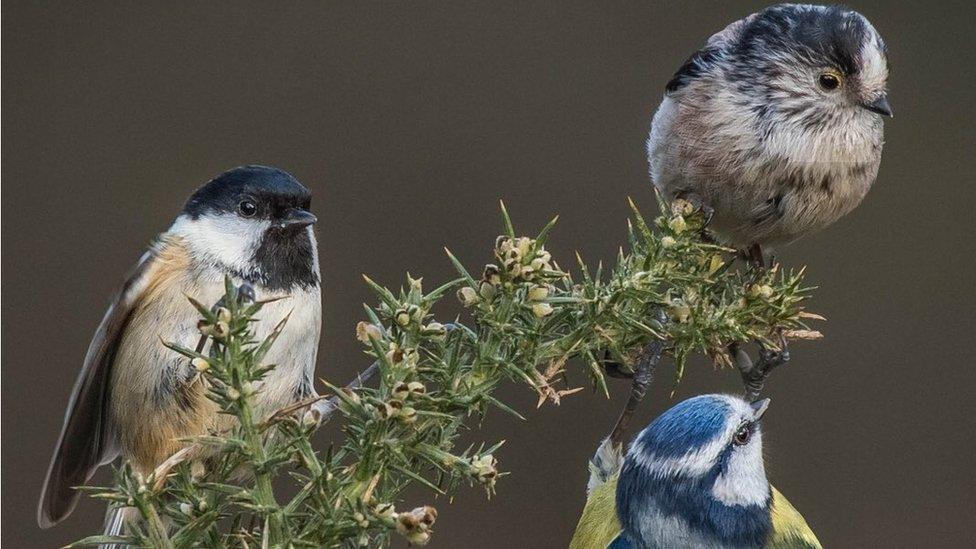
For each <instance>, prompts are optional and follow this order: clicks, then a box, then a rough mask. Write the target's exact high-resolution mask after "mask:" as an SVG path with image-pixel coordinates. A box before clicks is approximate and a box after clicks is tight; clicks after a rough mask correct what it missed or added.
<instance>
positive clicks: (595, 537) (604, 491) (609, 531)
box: [569, 475, 620, 549]
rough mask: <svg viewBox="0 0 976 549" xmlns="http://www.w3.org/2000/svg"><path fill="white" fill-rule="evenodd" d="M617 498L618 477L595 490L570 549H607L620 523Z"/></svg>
mask: <svg viewBox="0 0 976 549" xmlns="http://www.w3.org/2000/svg"><path fill="white" fill-rule="evenodd" d="M616 496H617V475H613V476H612V477H610V478H609V479H607V481H606V482H604V483H603V484H601V485H599V486H596V487H594V488H593V490H592V491H591V492H590V494H589V497H587V498H586V506H585V507H584V508H583V515H582V516H581V517H580V520H579V524H577V525H576V532H575V533H574V534H573V539H572V541H571V542H570V543H569V547H570V549H606V547H607V545H609V544H610V542H611V541H613V539H614V538H615V537H617V534H619V533H620V522H619V521H618V520H617V503H616Z"/></svg>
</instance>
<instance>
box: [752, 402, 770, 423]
mask: <svg viewBox="0 0 976 549" xmlns="http://www.w3.org/2000/svg"><path fill="white" fill-rule="evenodd" d="M750 406H752V414H753V415H752V420H753V421H759V420H760V419H762V417H763V414H765V413H766V408H769V399H768V398H764V399H762V400H757V401H755V402H753V403H752V404H751V405H750Z"/></svg>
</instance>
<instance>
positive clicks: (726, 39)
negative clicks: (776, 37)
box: [664, 14, 756, 94]
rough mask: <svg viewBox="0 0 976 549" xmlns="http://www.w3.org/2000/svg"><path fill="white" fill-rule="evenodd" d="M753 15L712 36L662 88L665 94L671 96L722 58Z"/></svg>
mask: <svg viewBox="0 0 976 549" xmlns="http://www.w3.org/2000/svg"><path fill="white" fill-rule="evenodd" d="M755 16H756V15H755V14H753V15H750V16H748V17H745V18H743V19H739V20H738V21H736V22H734V23H730V24H729V26H727V27H725V28H724V29H722V30H720V31H718V32H716V33H715V34H713V35H712V36H711V37H710V38H709V39H708V41H707V42H705V46H704V47H702V49H700V50H698V51H696V52H695V53H693V54H692V55H691V57H689V58H688V60H687V61H685V62H684V64H683V65H681V67H679V68H678V71H677V72H675V73H674V76H672V77H671V80H669V81H668V83H667V85H666V86H665V87H664V90H665V93H667V94H672V93H674V92H677V91H679V90H681V89H682V88H684V87H685V86H687V85H688V83H690V82H691V81H693V80H695V79H696V78H698V77H699V76H700V75H701V74H702V73H704V72H706V71H707V70H708V69H709V68H710V67H711V65H712V64H713V63H715V61H716V60H717V59H718V58H719V57H721V56H722V54H723V53H724V52H725V50H726V48H728V46H729V45H730V44H731V43H733V42H734V41H735V40H736V39H737V38H738V37H739V35H740V33H741V32H742V29H743V28H744V27H745V26H746V24H748V23H749V22H750V21H752V19H753V18H755Z"/></svg>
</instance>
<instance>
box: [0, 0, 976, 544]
mask: <svg viewBox="0 0 976 549" xmlns="http://www.w3.org/2000/svg"><path fill="white" fill-rule="evenodd" d="M6 4H7V5H6V9H5V10H4V11H6V13H7V18H6V19H4V21H3V47H4V48H5V49H6V51H7V56H6V57H5V58H3V59H4V60H3V77H4V80H6V82H7V85H6V86H5V87H4V88H3V92H2V93H3V105H4V106H6V107H7V108H6V111H7V117H6V119H5V120H6V122H4V124H3V138H4V140H3V151H2V152H3V168H2V169H3V173H2V175H3V181H4V182H5V185H4V186H3V191H2V193H3V195H2V204H3V217H2V229H3V258H2V268H3V283H2V284H3V286H2V292H3V300H2V307H3V311H2V312H3V322H2V337H3V344H4V346H3V384H2V385H3V389H2V393H3V394H2V397H3V398H2V418H3V420H2V421H3V445H2V468H3V470H2V478H3V489H2V511H3V542H5V543H10V544H12V545H9V546H10V547H15V546H17V547H54V546H58V545H63V544H64V543H66V542H68V541H71V540H74V539H77V538H78V537H80V536H82V535H85V534H90V533H94V532H95V531H96V530H98V529H99V528H100V524H101V522H100V521H101V517H102V510H103V509H102V506H101V505H100V504H98V503H96V502H92V501H84V502H83V503H82V504H81V506H80V507H79V509H78V510H77V511H76V512H75V513H74V514H73V515H72V516H71V517H70V519H69V520H67V521H66V522H65V523H63V524H61V525H59V526H57V527H55V528H54V529H52V530H48V531H40V530H38V529H37V527H36V526H35V521H34V509H35V505H36V498H37V496H38V493H39V490H40V484H41V481H42V478H43V475H44V472H45V469H46V467H47V464H48V459H49V457H50V451H51V449H52V447H53V445H54V442H55V439H56V437H57V434H58V431H59V429H60V427H61V421H62V414H63V410H64V406H65V403H66V400H67V397H68V394H69V392H70V390H71V386H72V384H73V382H74V379H75V376H76V374H77V373H78V370H79V368H80V366H81V361H82V358H83V356H84V354H85V349H86V347H87V345H88V341H89V338H90V336H91V335H92V332H93V331H94V329H95V327H96V325H97V324H98V322H99V320H100V318H101V316H102V314H103V312H104V310H105V307H106V304H107V302H108V299H109V297H110V296H111V295H112V293H113V292H114V291H115V290H116V288H117V287H118V285H119V284H120V283H121V281H122V279H123V275H124V273H125V272H126V271H127V269H128V268H129V267H130V266H131V265H133V263H134V262H135V260H136V258H138V257H139V254H140V253H141V252H142V250H143V249H144V247H145V246H146V245H147V244H148V243H149V241H150V240H151V239H152V238H153V236H154V235H155V234H157V233H158V232H160V231H162V230H163V229H165V228H166V227H167V226H168V224H169V223H170V221H171V219H172V218H173V216H174V215H175V214H176V212H177V211H178V210H179V209H180V207H181V205H182V203H183V201H184V200H185V199H186V197H187V196H188V195H189V193H190V192H191V191H193V190H194V189H195V188H196V187H197V186H199V185H201V184H203V183H204V182H206V181H207V180H208V179H209V178H210V177H212V176H214V175H216V174H218V173H220V172H221V171H223V170H225V169H227V168H230V167H233V166H237V165H240V164H245V163H263V164H271V165H275V166H280V167H282V168H285V169H287V170H289V171H291V172H292V173H293V174H295V175H296V176H297V177H298V178H299V179H300V180H301V181H303V182H304V183H305V184H306V185H308V186H309V187H310V188H311V189H312V190H313V193H314V197H315V198H314V201H313V210H314V211H315V213H316V214H317V215H318V216H319V219H320V223H319V224H318V234H319V243H320V248H321V250H320V251H321V254H322V274H323V278H324V284H325V292H324V295H325V300H326V301H325V308H324V314H325V332H324V336H323V338H322V343H321V352H320V355H319V356H320V360H319V364H318V373H319V375H321V376H325V377H327V378H328V379H329V380H331V381H333V382H345V381H346V380H348V379H349V378H351V377H352V376H353V374H354V373H355V372H356V371H357V370H359V369H361V368H364V367H365V366H366V365H367V360H366V358H365V357H364V356H363V355H362V353H361V346H360V345H359V343H358V342H357V341H356V340H355V338H354V326H355V323H356V321H357V320H359V319H361V318H362V308H361V307H362V305H361V304H362V303H363V302H364V301H369V302H372V298H371V296H370V295H369V294H368V292H367V290H366V288H365V286H364V284H363V283H362V282H361V278H360V275H361V274H362V273H368V274H369V275H370V276H372V277H374V278H375V279H376V280H378V281H380V282H381V283H383V284H385V285H397V284H399V283H400V282H401V281H402V280H403V275H404V273H405V272H406V271H407V270H409V271H410V272H411V273H413V274H414V275H423V276H424V277H425V280H426V281H429V283H434V282H441V281H444V280H447V279H448V278H449V277H451V276H452V275H453V271H452V269H451V267H450V264H449V263H448V261H447V259H446V258H445V256H444V253H443V246H445V245H448V246H450V247H451V248H452V249H453V250H456V251H457V252H458V254H459V255H460V257H461V258H462V259H463V260H464V261H465V262H466V263H468V264H474V265H477V264H480V263H482V262H484V261H486V260H487V259H489V255H490V249H491V245H492V243H493V240H494V237H495V235H496V234H498V233H499V231H500V218H499V216H498V209H497V200H498V199H499V198H504V199H505V201H506V203H507V204H508V206H509V209H510V211H511V212H512V215H513V217H514V219H515V221H516V223H517V224H518V225H519V226H520V227H522V228H523V229H524V230H525V231H526V232H534V231H535V230H537V229H538V228H540V227H541V226H542V224H544V223H545V221H546V220H548V219H549V218H550V217H551V216H552V215H554V214H557V213H558V214H560V215H561V216H562V217H561V221H560V223H559V225H558V227H557V229H556V231H555V233H554V235H553V237H552V239H551V244H550V248H551V250H552V252H553V255H554V256H555V257H556V258H557V259H558V258H565V259H564V260H563V263H564V264H569V263H571V261H570V259H571V258H572V255H571V254H572V253H573V251H574V250H579V251H580V252H581V253H582V255H583V257H584V258H586V259H587V260H588V261H589V262H591V263H594V264H595V262H596V261H597V260H599V259H608V260H609V259H612V258H613V255H614V253H615V251H616V249H617V247H618V246H619V245H620V244H622V243H623V242H624V235H625V219H626V216H627V203H626V197H627V196H628V195H629V196H633V197H635V199H636V200H638V202H639V203H641V204H643V205H644V206H645V209H646V208H651V207H653V206H652V204H653V200H652V194H651V190H650V186H649V184H648V178H647V176H646V166H645V159H644V150H643V143H644V138H645V134H646V132H647V129H648V123H649V120H650V117H651V114H652V112H653V109H654V108H655V106H656V105H657V103H658V101H659V100H660V96H661V92H662V89H663V86H664V83H665V82H666V81H667V80H668V78H669V76H670V75H671V73H672V72H673V71H674V69H675V68H676V67H678V65H680V64H681V63H682V61H683V60H684V59H685V58H686V56H687V55H689V54H690V53H691V52H692V51H694V50H695V49H696V48H697V47H698V46H699V45H700V44H701V43H702V42H703V41H704V40H705V39H706V38H707V37H708V36H709V35H710V34H711V33H712V32H714V31H716V30H718V29H720V28H722V27H723V26H725V25H726V24H727V23H729V22H730V21H732V20H734V19H738V18H740V17H742V16H744V15H746V14H748V13H750V12H752V11H755V10H756V9H758V8H761V7H762V6H763V4H762V3H761V2H739V3H722V4H718V3H714V2H680V3H679V2H665V3H656V2H649V1H645V2H632V3H626V4H624V3H619V4H615V5H614V6H613V7H611V6H608V5H606V4H605V3H603V2H593V3H587V4H581V3H575V2H572V3H567V2H552V3H535V4H533V5H531V6H530V5H527V4H528V3H525V2H491V3H479V4H474V3H466V2H410V3H401V4H397V5H394V4H393V3H389V2H383V3H379V2H377V3H363V2H342V3H340V2H330V3H287V4H285V3H278V4H276V5H275V6H274V7H273V8H267V9H262V7H259V5H261V4H265V3H253V5H250V6H248V5H244V4H242V3H235V5H234V6H231V5H230V4H221V5H219V6H218V5H216V4H212V3H208V4H207V5H202V4H190V3H185V4H182V3H173V2H156V3H145V2H143V3H138V4H136V3H116V4H114V5H113V4H109V3H104V2H84V3H39V2H24V1H21V2H7V3H6ZM852 4H853V7H855V8H857V9H859V10H860V11H862V12H863V13H864V14H865V15H867V16H868V18H869V19H870V20H871V21H872V22H873V23H874V24H875V26H876V27H877V28H878V29H879V30H880V31H881V33H882V34H883V35H884V37H885V38H886V39H887V42H888V45H889V48H890V58H891V64H892V67H893V68H892V77H891V81H890V92H891V100H892V103H893V105H894V109H895V118H894V119H893V120H890V121H886V138H887V144H886V147H885V154H884V161H883V162H882V166H881V173H880V175H879V177H878V182H877V184H876V186H875V188H874V189H873V190H872V191H871V193H870V194H869V195H868V197H867V199H866V200H865V202H864V203H863V205H862V206H861V207H860V208H859V209H857V210H856V211H855V212H854V213H853V214H852V215H850V216H848V217H847V218H845V219H843V220H841V221H840V222H838V223H837V224H836V225H834V226H833V227H831V228H829V229H828V230H826V231H824V232H823V233H821V234H818V235H815V236H813V237H810V238H807V239H806V240H803V241H801V242H799V243H796V244H795V245H793V246H790V247H789V248H787V249H785V250H783V251H782V252H781V253H780V255H779V257H780V259H781V260H782V261H783V262H784V263H786V264H787V265H789V266H794V267H799V266H801V265H807V266H808V281H809V282H810V283H812V284H816V285H818V286H819V290H818V291H817V292H816V294H815V298H814V299H813V301H812V302H811V303H810V309H811V310H813V311H816V312H819V313H822V314H824V315H825V316H826V317H827V318H828V319H829V321H828V322H827V323H825V324H823V325H821V326H818V327H819V328H821V329H822V330H823V331H824V333H825V334H826V339H824V340H823V341H820V342H812V343H811V342H807V343H799V344H796V345H795V346H794V347H793V349H792V351H793V357H794V360H793V362H792V363H791V364H789V365H788V366H787V367H785V368H784V369H783V370H781V371H778V372H777V373H776V374H775V375H774V376H773V378H772V381H771V385H770V386H769V395H770V396H771V397H772V399H773V404H772V407H771V409H770V413H769V414H768V415H767V418H768V419H767V421H766V424H767V426H766V431H767V435H766V437H765V439H766V455H767V469H768V471H769V474H770V477H771V478H772V479H773V481H774V482H775V483H776V485H777V486H778V487H779V488H780V489H782V490H783V492H785V493H786V494H788V495H789V498H790V499H791V501H792V502H793V503H794V504H795V505H796V506H797V507H798V508H799V509H800V510H801V511H802V512H803V513H804V515H805V516H806V518H807V520H808V521H809V522H810V524H811V525H812V526H813V528H814V529H815V530H816V532H817V533H818V534H819V536H820V538H821V540H822V541H823V542H824V543H825V544H826V545H827V546H828V547H920V546H925V547H959V546H964V545H968V544H970V543H972V533H971V531H970V530H971V527H972V525H973V510H974V509H976V486H974V484H976V480H974V479H976V476H974V474H973V465H974V461H976V458H974V455H976V424H974V413H976V404H974V402H976V398H974V392H976V368H974V364H973V359H972V356H971V354H972V351H971V348H972V345H973V330H974V328H976V322H974V320H976V313H974V306H976V297H974V289H973V286H974V277H973V269H974V267H976V263H974V252H976V249H974V248H976V246H974V241H976V238H974V236H976V235H974V229H973V223H974V215H973V204H974V202H976V181H974V176H973V167H972V162H973V154H974V117H973V107H974V98H973V80H972V69H973V67H974V66H976V59H974V53H973V52H974V48H973V47H972V32H971V26H972V24H971V22H972V17H973V10H974V8H973V7H972V5H971V4H964V3H962V2H959V3H956V4H954V5H950V3H948V2H944V3H939V4H937V5H936V4H931V3H923V2H918V3H892V2H852ZM265 7H267V6H265ZM443 313H444V316H445V317H447V316H449V315H452V314H454V313H455V311H454V310H452V309H450V308H447V309H445V310H444V311H443ZM660 371H661V374H660V377H659V380H658V381H657V382H656V383H655V385H654V387H653V389H652V390H651V393H650V396H649V398H648V399H647V405H646V406H645V407H644V408H643V409H642V410H641V411H640V420H641V421H645V420H647V419H650V418H651V417H653V416H654V415H656V414H658V413H660V412H661V411H662V410H663V409H664V408H665V407H666V406H668V403H669V402H671V401H669V400H668V399H669V393H670V391H671V388H672V387H671V384H670V379H671V375H672V371H673V370H672V369H671V368H670V366H669V365H667V364H666V365H664V366H663V367H662V368H661V370H660ZM581 372H582V370H580V369H578V368H577V369H575V370H574V369H572V368H571V369H570V374H571V376H572V381H573V382H575V383H585V377H584V376H583V375H582V374H581ZM626 389H627V387H626V384H625V383H622V382H619V381H617V382H615V383H614V384H613V385H612V392H613V395H614V399H615V400H614V401H613V402H608V401H607V400H606V399H605V398H603V397H602V396H599V395H597V394H593V393H591V392H589V391H587V392H585V393H584V394H580V395H576V396H573V397H571V398H567V399H565V400H564V402H563V404H562V406H560V407H558V408H556V407H551V406H547V407H543V408H542V409H540V410H535V396H534V394H532V393H531V392H530V391H529V390H528V389H526V388H524V387H509V388H507V389H506V390H504V391H502V393H503V395H502V396H503V397H504V398H505V399H506V400H507V402H509V403H511V404H513V405H514V406H515V407H516V408H517V409H519V410H521V411H522V412H524V413H525V414H527V417H528V421H527V422H521V421H518V420H515V419H513V418H511V417H507V416H505V415H503V414H502V413H492V414H490V415H489V417H488V418H487V420H486V421H485V422H484V423H483V425H482V426H481V429H480V430H479V431H477V432H476V433H473V434H472V435H471V438H472V440H476V439H478V438H479V437H485V438H488V439H492V440H494V439H506V440H507V441H508V443H507V444H506V445H505V446H504V447H503V449H502V450H501V451H500V452H499V454H498V457H499V458H500V460H501V466H502V467H503V468H504V469H505V470H508V471H511V472H512V474H511V475H509V476H506V477H504V478H503V479H502V480H501V481H500V482H499V486H498V494H497V495H496V496H495V497H493V498H492V499H491V500H490V501H488V500H486V499H485V497H484V493H483V492H482V491H481V490H480V489H464V490H462V492H461V494H460V496H459V497H457V498H456V499H455V500H454V501H453V502H452V503H451V502H447V501H443V500H434V501H433V503H434V504H435V505H436V506H437V507H438V509H439V511H440V516H439V519H438V522H437V526H436V534H435V537H434V541H433V542H432V544H431V546H433V547H473V548H474V547H486V548H487V547H499V546H502V547H559V546H565V544H566V543H567V542H568V540H569V537H570V535H571V533H572V531H573V528H574V526H575V524H576V520H577V517H578V513H579V511H580V510H581V508H582V505H583V501H584V487H585V484H586V478H587V471H586V461H587V459H588V458H589V456H590V455H591V453H592V451H593V449H594V448H595V445H596V444H597V442H598V440H599V439H600V438H601V437H602V436H604V435H605V433H606V432H607V430H608V429H609V427H610V425H611V423H612V421H613V419H614V417H615V415H616V414H617V411H618V408H619V406H620V404H621V400H620V399H621V397H622V396H623V395H624V394H625V392H626ZM738 389H739V383H738V377H737V375H736V374H735V373H733V372H732V371H716V370H714V369H713V368H712V366H711V365H709V364H707V363H705V362H702V361H699V362H696V363H695V364H693V365H692V367H689V369H688V371H687V374H686V379H685V381H684V383H682V384H681V386H680V388H679V389H678V391H677V394H676V395H675V398H679V399H680V398H685V397H688V396H691V395H694V394H697V393H701V392H710V391H723V390H724V391H734V390H738ZM323 436H327V433H326V434H323ZM97 480H98V481H102V482H105V481H107V476H106V475H104V474H103V475H101V476H99V477H97ZM428 501H432V498H431V497H430V496H429V495H428V494H426V493H424V492H422V491H419V490H418V491H416V492H411V493H410V494H408V499H407V501H405V502H404V503H403V506H405V507H412V506H413V505H415V504H420V503H424V502H428ZM398 544H399V545H403V544H402V542H398Z"/></svg>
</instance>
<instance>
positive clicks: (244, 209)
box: [237, 198, 258, 217]
mask: <svg viewBox="0 0 976 549" xmlns="http://www.w3.org/2000/svg"><path fill="white" fill-rule="evenodd" d="M237 211H238V212H240V214H241V216H242V217H254V214H256V213H258V205H257V204H255V203H254V201H253V200H251V199H250V198H245V199H244V200H241V203H240V204H238V205H237Z"/></svg>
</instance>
